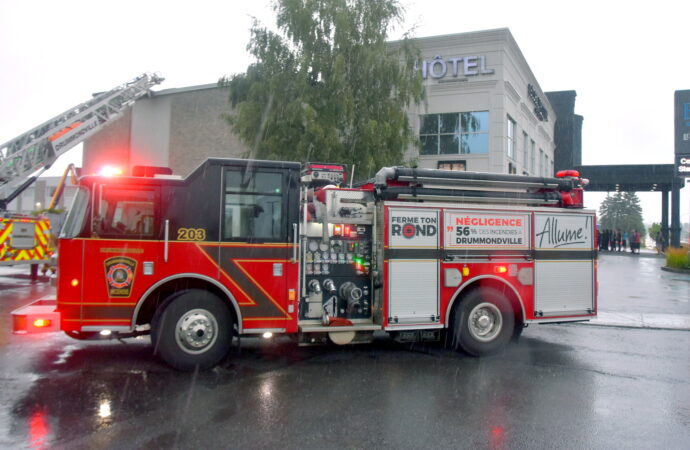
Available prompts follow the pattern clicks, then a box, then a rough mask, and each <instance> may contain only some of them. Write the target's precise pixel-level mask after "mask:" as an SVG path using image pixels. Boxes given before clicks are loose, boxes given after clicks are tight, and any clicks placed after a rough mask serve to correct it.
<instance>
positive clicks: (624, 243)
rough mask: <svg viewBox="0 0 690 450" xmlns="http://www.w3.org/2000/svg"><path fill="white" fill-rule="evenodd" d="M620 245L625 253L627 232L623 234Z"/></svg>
mask: <svg viewBox="0 0 690 450" xmlns="http://www.w3.org/2000/svg"><path fill="white" fill-rule="evenodd" d="M621 244H622V245H623V251H624V252H625V251H627V250H626V248H627V246H628V232H627V231H624V232H623V239H622V240H621Z"/></svg>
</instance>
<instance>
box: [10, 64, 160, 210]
mask: <svg viewBox="0 0 690 450" xmlns="http://www.w3.org/2000/svg"><path fill="white" fill-rule="evenodd" d="M162 81H163V78H161V77H160V76H158V75H156V74H148V73H145V74H143V75H141V76H140V77H137V78H135V79H134V80H132V81H129V82H127V83H125V84H122V85H120V86H117V87H115V88H114V89H111V90H109V91H107V92H104V93H101V94H97V95H95V96H94V97H93V98H92V99H91V100H89V101H86V102H84V103H81V104H79V105H77V106H75V107H73V108H70V109H68V110H67V111H65V112H63V113H62V114H59V115H57V116H55V117H53V118H52V119H50V120H48V121H46V122H44V123H42V124H41V125H39V126H37V127H35V128H32V129H31V130H29V131H27V132H25V133H23V134H21V135H19V136H17V137H16V138H14V139H12V140H10V141H8V142H6V143H4V144H2V145H0V211H4V210H6V209H7V205H8V204H9V203H10V202H11V201H12V200H14V199H15V198H16V197H17V196H19V195H20V194H21V193H22V192H23V191H24V190H25V189H26V188H28V187H29V186H30V185H31V184H32V183H33V182H34V181H35V180H36V178H38V177H39V176H40V175H41V174H42V173H43V172H44V171H45V170H47V169H49V168H50V166H51V165H52V164H53V163H54V162H55V160H56V159H58V158H59V157H60V156H61V155H63V154H65V153H66V152H67V151H69V150H70V149H72V148H73V147H74V146H76V145H77V144H79V143H81V142H83V141H84V140H85V139H87V138H89V137H90V136H92V135H94V134H95V133H97V132H98V131H100V130H101V129H102V128H103V127H105V126H106V125H108V124H110V123H112V122H113V121H115V120H116V119H118V118H119V117H121V116H122V115H123V114H124V112H125V111H126V110H127V108H128V107H130V106H131V105H132V104H133V103H134V102H135V101H136V100H137V99H139V98H141V97H142V96H144V95H147V94H148V92H149V89H151V87H153V86H154V85H156V84H159V83H161V82H162Z"/></svg>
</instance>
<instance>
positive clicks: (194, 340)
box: [175, 309, 218, 355]
mask: <svg viewBox="0 0 690 450" xmlns="http://www.w3.org/2000/svg"><path fill="white" fill-rule="evenodd" d="M217 337H218V322H217V321H216V318H215V317H214V316H213V314H211V313H210V312H209V311H207V310H205V309H193V310H191V311H188V312H187V313H186V314H184V315H183V316H182V317H180V320H178V321H177V326H176V327H175V338H176V339H177V344H178V345H179V346H180V348H181V349H182V350H183V351H185V352H186V353H190V354H193V355H194V354H199V353H203V352H205V351H206V350H208V348H209V347H211V346H213V344H214V343H215V342H216V338H217Z"/></svg>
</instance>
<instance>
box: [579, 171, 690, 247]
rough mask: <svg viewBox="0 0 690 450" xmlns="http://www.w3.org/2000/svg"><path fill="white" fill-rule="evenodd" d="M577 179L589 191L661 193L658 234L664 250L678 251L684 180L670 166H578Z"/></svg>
mask: <svg viewBox="0 0 690 450" xmlns="http://www.w3.org/2000/svg"><path fill="white" fill-rule="evenodd" d="M576 169H577V170H579V171H580V176H582V177H583V178H587V179H589V184H588V185H587V187H585V189H586V190H588V191H600V192H601V191H603V192H661V234H662V242H663V244H662V245H663V246H664V247H665V243H666V242H670V243H671V245H672V246H674V247H680V190H681V189H682V188H683V187H685V179H684V178H680V177H677V176H676V173H675V166H674V165H673V164H630V165H612V166H579V167H576ZM669 192H670V193H671V227H670V228H669V226H668V225H669V222H668V213H669V211H668V209H669V208H668V194H669Z"/></svg>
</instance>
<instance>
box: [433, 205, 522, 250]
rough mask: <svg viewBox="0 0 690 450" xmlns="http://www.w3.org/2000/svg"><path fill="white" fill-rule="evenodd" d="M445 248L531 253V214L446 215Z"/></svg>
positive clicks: (482, 213)
mask: <svg viewBox="0 0 690 450" xmlns="http://www.w3.org/2000/svg"><path fill="white" fill-rule="evenodd" d="M444 227H445V233H444V243H445V248H460V249H474V248H486V247H489V248H494V249H511V250H512V249H514V250H523V249H529V227H530V220H529V214H511V213H499V214H495V213H494V214H491V213H485V212H474V211H446V214H445V222H444Z"/></svg>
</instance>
